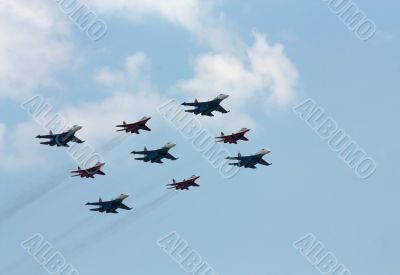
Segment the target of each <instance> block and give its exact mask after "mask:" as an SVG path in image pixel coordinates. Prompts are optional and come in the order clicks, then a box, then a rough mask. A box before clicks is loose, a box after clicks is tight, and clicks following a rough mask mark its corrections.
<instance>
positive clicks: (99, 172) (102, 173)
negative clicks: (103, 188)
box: [97, 170, 106, 176]
mask: <svg viewBox="0 0 400 275" xmlns="http://www.w3.org/2000/svg"><path fill="white" fill-rule="evenodd" d="M97 174H99V175H102V176H105V175H106V173H104V172H103V171H100V170H99V171H97Z"/></svg>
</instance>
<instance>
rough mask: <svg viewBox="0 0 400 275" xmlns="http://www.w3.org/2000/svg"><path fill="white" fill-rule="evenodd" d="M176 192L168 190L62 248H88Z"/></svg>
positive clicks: (75, 250) (80, 249)
mask: <svg viewBox="0 0 400 275" xmlns="http://www.w3.org/2000/svg"><path fill="white" fill-rule="evenodd" d="M177 193H178V192H175V191H169V192H167V193H165V194H163V195H161V196H159V197H157V198H155V199H154V200H152V201H150V202H148V203H146V204H145V205H143V206H142V207H140V208H138V209H137V210H136V211H135V210H133V211H135V212H134V213H133V214H131V215H129V216H123V217H121V218H120V219H118V220H116V221H115V222H114V223H112V224H107V225H104V226H103V227H101V228H99V229H98V230H97V231H95V232H93V233H91V234H90V237H88V236H86V237H85V238H83V239H82V240H81V241H80V242H78V243H77V244H76V245H74V246H73V247H70V248H68V249H67V250H64V251H65V253H67V254H69V253H71V254H72V253H76V252H78V251H79V252H80V251H82V250H83V249H85V248H88V247H89V246H91V245H92V244H94V243H98V242H99V241H101V240H104V239H105V238H107V237H109V236H111V235H112V234H114V233H115V232H117V231H118V230H121V229H122V228H123V227H124V226H126V225H128V224H130V223H131V222H134V221H136V220H138V219H140V218H141V217H143V216H145V215H146V214H147V213H149V212H151V211H153V210H154V209H156V208H157V207H158V206H160V205H162V204H163V203H165V202H167V201H169V200H170V199H172V198H173V197H174V196H175V195H177Z"/></svg>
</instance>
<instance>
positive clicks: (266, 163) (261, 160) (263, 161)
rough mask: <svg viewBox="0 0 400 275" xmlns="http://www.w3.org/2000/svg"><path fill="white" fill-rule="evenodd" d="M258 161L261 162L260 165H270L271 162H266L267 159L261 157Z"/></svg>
mask: <svg viewBox="0 0 400 275" xmlns="http://www.w3.org/2000/svg"><path fill="white" fill-rule="evenodd" d="M258 163H259V164H261V165H265V166H270V165H271V163H269V162H267V161H265V160H263V159H260V161H259V162H258Z"/></svg>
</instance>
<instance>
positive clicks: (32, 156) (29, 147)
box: [0, 122, 49, 171]
mask: <svg viewBox="0 0 400 275" xmlns="http://www.w3.org/2000/svg"><path fill="white" fill-rule="evenodd" d="M39 130H40V126H38V125H36V124H34V123H31V122H25V123H21V124H18V125H17V126H16V127H15V128H14V129H12V130H11V129H7V127H6V126H5V125H3V124H0V156H1V157H0V170H2V169H4V170H7V171H16V170H17V171H23V170H26V169H32V168H33V167H41V169H42V170H43V169H44V170H45V169H49V165H48V162H47V158H46V156H44V155H43V154H42V153H41V152H40V150H41V148H39V147H38V146H37V142H36V140H35V139H34V136H35V135H37V133H38V131H39Z"/></svg>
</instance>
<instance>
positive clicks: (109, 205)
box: [86, 194, 133, 214]
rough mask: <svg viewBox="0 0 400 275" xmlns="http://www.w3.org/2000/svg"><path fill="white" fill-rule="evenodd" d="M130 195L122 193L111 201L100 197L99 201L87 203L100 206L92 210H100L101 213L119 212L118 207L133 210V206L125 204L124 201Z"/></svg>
mask: <svg viewBox="0 0 400 275" xmlns="http://www.w3.org/2000/svg"><path fill="white" fill-rule="evenodd" d="M127 197H129V196H128V195H125V194H121V195H119V196H118V197H117V198H116V199H114V200H111V201H102V200H101V198H100V199H99V202H88V203H86V205H96V206H99V207H98V208H92V209H90V211H98V212H100V213H103V212H106V213H115V214H116V213H118V212H117V209H118V208H121V209H125V210H132V209H133V208H130V207H128V206H126V205H125V204H123V203H122V201H123V200H124V199H126V198H127Z"/></svg>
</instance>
